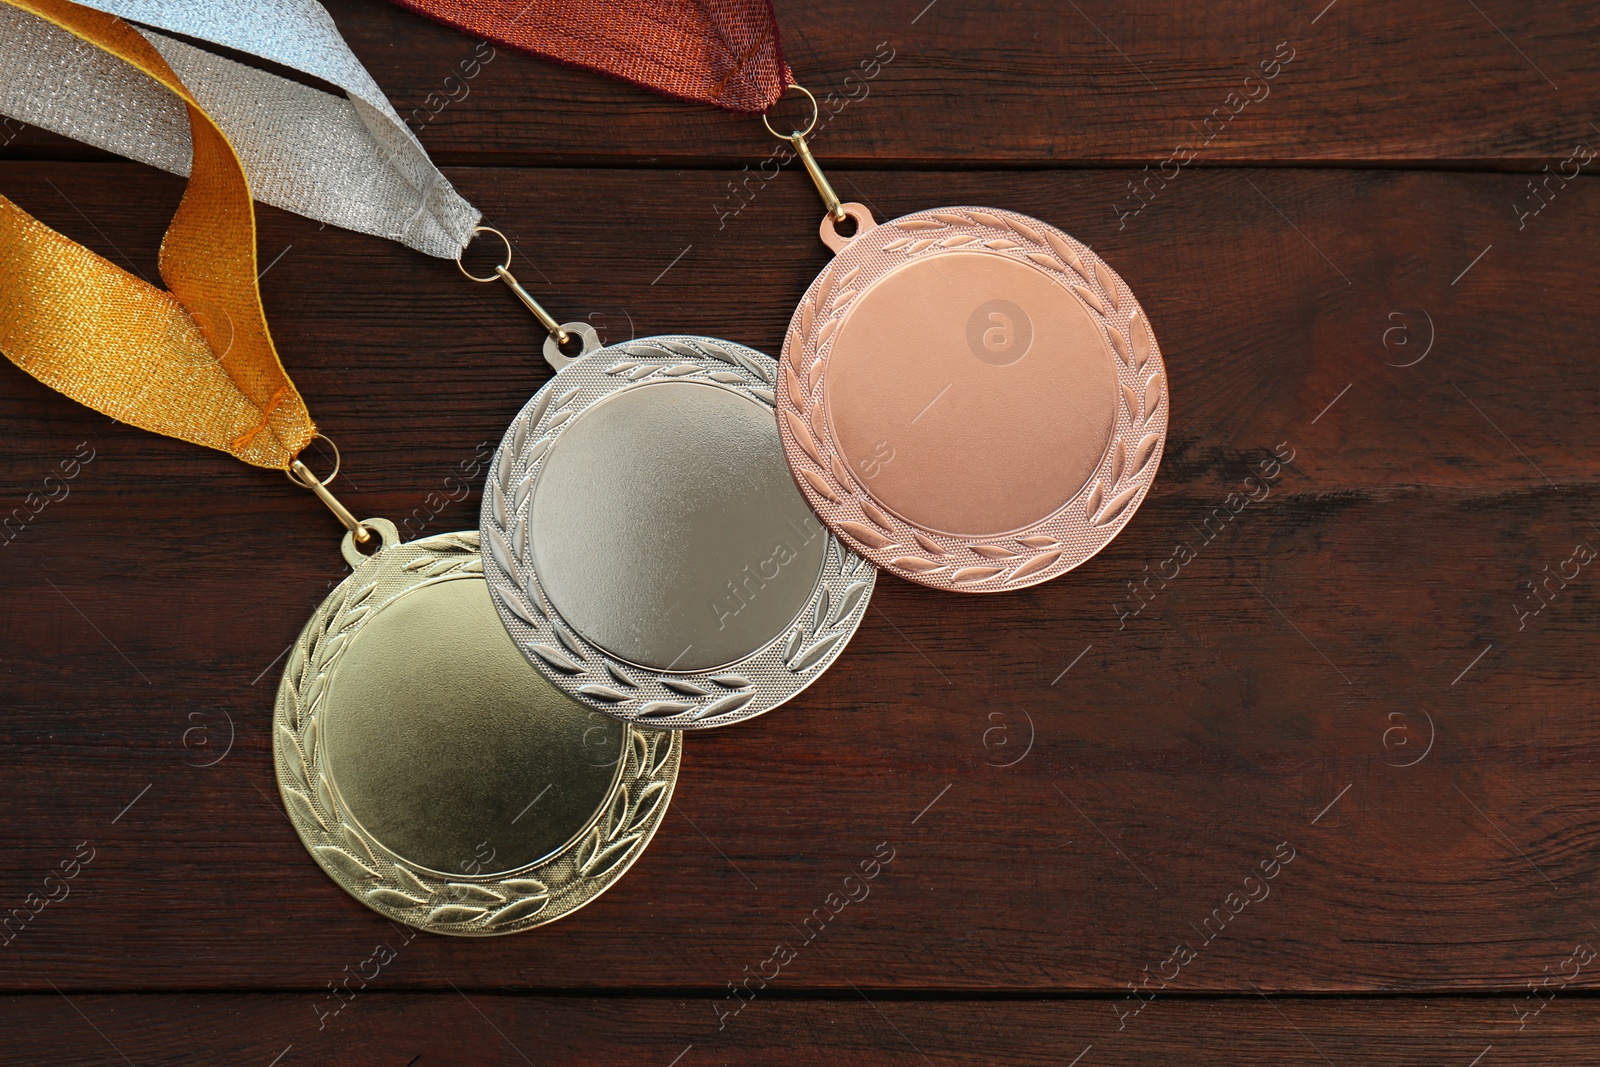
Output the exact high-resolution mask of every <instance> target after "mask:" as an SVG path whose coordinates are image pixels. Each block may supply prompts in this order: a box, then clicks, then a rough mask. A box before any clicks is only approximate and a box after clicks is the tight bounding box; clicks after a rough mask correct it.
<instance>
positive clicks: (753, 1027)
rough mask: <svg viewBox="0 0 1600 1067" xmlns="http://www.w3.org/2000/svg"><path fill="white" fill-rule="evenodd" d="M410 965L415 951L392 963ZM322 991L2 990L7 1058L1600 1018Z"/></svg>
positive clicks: (375, 1055) (1268, 1060)
mask: <svg viewBox="0 0 1600 1067" xmlns="http://www.w3.org/2000/svg"><path fill="white" fill-rule="evenodd" d="M404 963H405V957H404V956H403V955H401V956H400V958H399V959H397V960H396V962H395V963H394V964H393V966H394V967H396V968H403V967H404ZM380 980H381V979H380ZM325 997H326V994H324V998H325ZM324 998H319V997H318V996H317V995H316V994H315V993H293V994H276V995H255V996H238V995H194V994H188V995H165V996H138V995H123V996H103V995H95V994H76V995H73V996H72V997H71V1000H70V1002H68V1001H66V1000H64V999H63V998H62V997H61V996H58V995H56V994H55V993H50V994H48V995H47V996H44V997H8V998H5V999H3V1000H0V1020H3V1021H4V1024H5V1027H6V1032H7V1044H8V1048H7V1052H8V1058H7V1062H8V1063H12V1064H16V1065H18V1067H22V1065H39V1067H55V1065H57V1064H60V1063H62V1062H64V1061H65V1060H66V1058H67V1057H70V1062H72V1063H73V1064H81V1065H83V1067H101V1065H104V1067H125V1064H126V1063H127V1062H130V1061H131V1062H134V1063H139V1064H146V1063H159V1064H167V1063H252V1064H266V1063H268V1062H269V1061H271V1060H272V1058H273V1057H274V1056H282V1057H283V1058H282V1061H281V1062H282V1063H285V1064H288V1063H335V1062H337V1063H340V1064H347V1065H349V1067H366V1065H369V1064H370V1065H372V1067H393V1065H394V1064H405V1065H414V1067H440V1065H444V1064H458V1063H473V1064H482V1065H484V1067H491V1065H493V1067H500V1065H504V1067H526V1065H527V1064H529V1063H537V1064H539V1065H541V1067H545V1065H549V1067H563V1065H566V1064H574V1065H588V1064H594V1063H597V1062H605V1061H608V1060H609V1061H621V1060H626V1061H627V1062H634V1063H649V1064H662V1065H663V1067H665V1065H666V1064H669V1063H675V1064H677V1065H678V1067H703V1065H705V1064H712V1063H715V1064H727V1065H729V1067H739V1065H743V1064H759V1065H763V1067H765V1065H769V1064H773V1063H785V1064H795V1065H797V1067H810V1065H831V1064H838V1063H873V1064H883V1065H886V1067H902V1065H903V1067H926V1065H927V1064H929V1063H937V1064H941V1065H951V1067H962V1065H969V1064H970V1065H974V1067H979V1065H981V1067H990V1065H992V1064H997V1063H1003V1064H1014V1065H1016V1067H1035V1065H1037V1067H1045V1065H1049V1067H1059V1065H1062V1064H1068V1063H1074V1062H1076V1063H1077V1065H1078V1067H1118V1065H1127V1067H1143V1065H1145V1064H1149V1063H1227V1064H1234V1065H1237V1067H1286V1065H1288V1067H1327V1065H1328V1064H1329V1063H1333V1064H1348V1063H1364V1062H1371V1061H1372V1060H1375V1059H1377V1060H1379V1061H1380V1062H1386V1063H1406V1064H1414V1065H1416V1067H1463V1065H1465V1064H1470V1063H1472V1062H1473V1058H1474V1057H1475V1056H1483V1059H1482V1062H1483V1063H1484V1064H1488V1063H1496V1064H1501V1065H1510V1067H1544V1065H1546V1064H1550V1063H1560V1062H1569V1063H1582V1062H1586V1061H1587V1057H1589V1056H1590V1055H1591V1054H1592V1053H1591V1050H1592V1048H1593V1035H1594V1027H1595V1026H1596V1025H1597V1023H1600V1010H1597V1008H1596V1005H1595V1003H1594V1001H1592V1000H1584V999H1579V998H1573V999H1570V1000H1563V999H1561V998H1559V997H1558V998H1557V999H1555V1000H1554V1001H1550V1002H1548V1003H1547V1006H1546V1007H1545V1008H1544V1010H1543V1011H1542V1012H1540V1013H1539V1014H1538V1015H1537V1016H1533V1017H1532V1018H1531V1019H1530V1020H1529V1021H1528V1023H1527V1027H1526V1029H1523V1030H1518V1028H1517V1027H1518V1023H1519V1019H1518V1016H1517V1015H1516V1013H1515V1011H1513V1010H1512V1007H1511V1006H1510V1005H1508V1004H1504V1003H1501V1002H1498V1001H1488V1000H1478V999H1464V998H1463V999H1439V998H1418V999H1402V1000H1393V999H1371V998H1363V997H1340V998H1337V999H1333V998H1327V999H1322V998H1319V999H1315V1000H1301V999H1291V1000H1274V1001H1271V1002H1268V1001H1266V1000H1264V999H1263V998H1260V997H1257V996H1255V995H1254V994H1252V993H1250V992H1249V991H1248V990H1246V991H1245V992H1244V994H1243V996H1241V997H1238V998H1230V999H1226V1000H1205V999H1183V998H1173V999H1170V1000H1156V1001H1155V1002H1153V1003H1152V1004H1150V1005H1149V1006H1147V1007H1146V1008H1145V1010H1144V1012H1142V1013H1141V1014H1140V1015H1139V1016H1137V1017H1135V1018H1133V1019H1131V1020H1129V1021H1128V1022H1127V1024H1126V1026H1125V1027H1124V1028H1123V1029H1122V1030H1118V1029H1117V1022H1118V1016H1117V1014H1116V1012H1115V1011H1114V1010H1113V1005H1114V1002H1110V1003H1108V1002H1106V1001H1103V1000H1097V1001H1084V1000H1034V999H1028V1000H1020V1001H1008V1000H1001V1001H993V1000H990V1001H981V1002H974V1001H967V1002H958V1003H950V1002H946V1001H927V1000H899V999H892V998H886V997H884V996H883V995H882V994H881V993H879V992H877V991H875V990H871V989H870V988H868V989H864V990H861V991H852V990H850V989H848V988H846V989H845V990H844V991H843V995H839V996H829V997H827V998H825V999H815V1000H804V1001H795V1000H782V999H776V998H774V999H759V998H758V999H756V1000H754V1001H752V1002H751V1003H750V1004H749V1006H748V1007H747V1008H746V1009H745V1010H744V1012H742V1013H741V1014H740V1015H739V1016H737V1017H736V1018H735V1019H733V1020H731V1021H729V1022H727V1024H726V1027H725V1028H724V1029H722V1030H720V1031H719V1030H718V1029H717V1016H716V1015H714V1014H713V1012H712V1010H711V1002H710V1001H707V1000H705V999H703V998H694V997H681V998H680V997H669V998H661V999H654V998H651V999H642V998H636V997H560V998H546V997H518V996H504V995H494V994H488V993H480V992H477V991H472V990H463V991H460V992H455V991H448V990H447V991H446V992H444V993H443V994H416V995H397V994H393V993H383V992H374V991H370V990H369V991H365V992H362V993H360V994H358V995H357V996H356V997H355V998H354V999H352V1000H349V1001H348V1002H347V1003H346V1006H345V1007H344V1009H343V1010H342V1011H340V1012H339V1014H338V1015H336V1016H331V1017H325V1016H321V1015H318V1014H317V1009H318V1008H320V1007H321V1001H322V999H324ZM327 1010H328V1009H326V1008H322V1011H323V1012H326V1011H327ZM324 1020H325V1025H324V1026H323V1028H322V1029H320V1030H319V1029H318V1023H319V1021H324ZM97 1031H98V1032H97ZM113 1045H114V1046H115V1047H114V1048H113V1047H112V1046H113ZM1491 1049H1492V1051H1490V1050H1491ZM118 1050H120V1053H121V1054H125V1055H126V1056H127V1059H126V1060H125V1059H123V1058H122V1055H119V1051H118ZM1485 1052H1487V1053H1488V1055H1486V1056H1485V1055H1484V1053H1485ZM1074 1057H1080V1058H1079V1059H1077V1060H1076V1061H1074Z"/></svg>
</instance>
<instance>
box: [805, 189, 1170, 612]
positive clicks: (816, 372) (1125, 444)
mask: <svg viewBox="0 0 1600 1067" xmlns="http://www.w3.org/2000/svg"><path fill="white" fill-rule="evenodd" d="M956 227H966V228H973V229H979V230H986V231H988V235H987V237H986V236H985V235H984V234H982V233H970V232H956V233H947V231H950V230H952V229H955V228H956ZM936 231H938V232H939V233H947V235H945V236H936V235H935V232H936ZM890 234H893V235H894V236H893V238H892V239H891V240H889V241H888V242H887V243H880V242H882V240H883V238H884V237H885V236H886V235H890ZM862 240H865V241H866V242H867V244H866V245H862V246H861V247H862V248H863V249H864V250H865V249H869V248H870V249H871V251H869V252H867V253H866V254H874V253H876V252H878V251H881V252H900V253H902V254H904V255H906V256H919V255H931V254H937V253H939V252H941V251H945V250H949V249H958V248H984V249H987V250H989V251H991V252H998V253H1001V254H1005V255H1009V256H1012V257H1014V258H1017V259H1025V260H1026V261H1028V262H1029V263H1031V264H1033V265H1035V266H1037V267H1039V268H1042V269H1044V270H1045V271H1046V272H1048V273H1050V274H1053V275H1055V276H1056V277H1058V278H1059V279H1060V280H1061V282H1062V283H1063V284H1064V285H1065V286H1066V287H1067V288H1068V289H1069V290H1070V291H1071V292H1072V293H1073V294H1074V295H1075V296H1076V297H1077V298H1078V300H1079V301H1080V302H1081V303H1082V304H1083V306H1084V307H1085V308H1086V309H1087V310H1088V311H1089V312H1090V314H1091V315H1093V316H1094V318H1095V320H1096V322H1097V323H1098V324H1099V325H1100V327H1101V329H1102V330H1103V331H1104V332H1105V335H1106V336H1107V337H1108V338H1109V340H1110V343H1111V348H1112V350H1113V351H1114V352H1115V353H1116V358H1117V363H1118V367H1117V379H1118V381H1117V384H1118V392H1119V398H1118V401H1117V403H1118V411H1117V422H1116V426H1115V427H1114V429H1113V433H1112V440H1111V442H1110V444H1109V445H1108V447H1107V448H1106V452H1105V455H1104V456H1102V457H1101V460H1100V463H1099V465H1098V466H1097V467H1096V470H1095V474H1094V476H1093V477H1091V478H1090V480H1089V482H1088V483H1087V484H1086V486H1085V487H1084V489H1083V490H1081V491H1080V492H1079V493H1077V494H1076V495H1075V496H1074V497H1073V498H1072V499H1071V500H1069V501H1068V502H1067V503H1066V504H1065V505H1063V506H1062V507H1061V508H1059V509H1057V510H1056V511H1055V512H1054V513H1053V514H1051V515H1050V516H1048V517H1046V518H1044V519H1042V520H1040V521H1039V522H1037V523H1035V524H1034V525H1032V526H1030V527H1028V528H1027V529H1025V530H1023V531H1021V532H1020V533H1018V534H1016V535H1012V536H1008V537H1004V538H964V537H959V536H953V535H950V534H943V533H939V532H936V531H932V530H927V529H924V528H922V527H918V526H916V525H914V524H912V523H909V522H906V521H905V520H903V519H901V518H899V517H898V516H895V515H892V514H890V513H889V512H888V510H887V509H885V508H882V507H879V506H878V505H876V504H875V503H874V502H873V498H872V494H871V493H870V492H869V491H868V490H867V489H866V488H865V487H864V486H863V485H862V484H861V482H860V480H859V479H858V478H856V477H855V475H854V473H853V472H852V471H851V470H850V469H849V468H848V467H847V466H845V464H844V463H843V462H842V460H841V458H840V455H839V451H838V448H837V446H836V445H834V443H833V438H832V434H831V430H830V427H829V426H828V424H827V418H826V411H825V410H824V407H825V405H824V404H823V379H824V375H825V373H826V370H827V363H828V357H829V355H830V354H831V352H832V348H831V344H830V342H831V341H832V339H833V336H834V334H835V333H836V332H837V330H838V327H839V324H840V322H842V321H843V318H844V316H845V315H846V314H847V313H848V312H849V310H850V308H851V305H852V303H853V301H854V299H855V297H856V296H857V295H859V293H860V291H861V289H860V287H857V283H858V282H859V281H860V274H861V272H862V269H863V268H862V267H861V266H854V267H849V266H848V264H849V263H850V262H852V261H853V260H855V259H859V258H860V255H858V256H855V257H851V256H850V252H851V251H852V250H853V249H854V248H856V247H857V242H860V241H862ZM1086 254H1087V255H1086ZM1086 260H1087V262H1086ZM1151 364H1153V365H1154V369H1153V371H1152V372H1151V373H1150V374H1149V376H1148V377H1146V376H1145V371H1146V368H1147V367H1150V366H1151ZM779 367H780V374H781V376H782V383H781V385H780V388H779V389H778V390H777V393H778V403H777V408H778V415H779V428H780V430H781V431H782V433H783V437H784V445H785V451H786V452H787V454H788V457H789V464H790V466H791V468H792V469H793V470H794V472H795V475H796V481H797V482H799V483H800V487H801V489H802V491H803V492H805V494H806V496H807V498H808V499H809V500H810V501H811V505H812V507H813V508H814V509H815V510H816V511H817V512H818V514H820V515H822V516H823V517H824V518H826V519H827V520H828V525H829V526H830V527H831V528H832V529H833V530H834V531H836V532H837V533H839V534H841V535H842V536H843V537H844V538H845V539H846V540H847V541H848V542H849V543H850V544H851V545H852V547H854V548H855V549H856V551H858V552H860V553H861V554H862V555H864V556H866V557H867V558H868V559H870V560H871V561H872V562H873V563H875V564H876V565H877V566H879V567H882V568H884V569H885V570H889V571H893V572H894V573H896V574H899V575H901V576H902V577H905V578H908V579H910V580H912V581H916V582H920V583H922V584H924V585H933V586H936V587H941V588H951V589H957V590H960V591H964V592H1000V591H1003V590H1007V589H1017V588H1022V587H1025V586H1029V585H1034V584H1036V583H1038V582H1043V581H1047V580H1048V579H1050V578H1054V577H1056V576H1057V575H1059V574H1062V573H1065V572H1066V571H1068V570H1071V569H1072V568H1073V567H1076V566H1078V565H1079V564H1081V563H1082V562H1083V561H1084V560H1086V559H1088V558H1089V557H1090V556H1093V555H1094V554H1095V553H1096V552H1098V551H1099V550H1100V549H1101V548H1104V547H1105V545H1106V544H1107V543H1109V542H1110V541H1111V539H1112V538H1113V537H1115V536H1116V534H1117V533H1118V532H1119V531H1120V529H1121V527H1122V526H1123V525H1124V524H1126V522H1127V521H1128V519H1130V518H1131V517H1132V515H1133V513H1134V512H1135V511H1137V510H1138V507H1139V504H1140V503H1141V502H1142V497H1143V494H1144V493H1145V491H1146V490H1147V489H1148V488H1149V486H1150V484H1151V481H1152V480H1153V478H1154V476H1155V472H1156V469H1157V468H1158V467H1159V466H1160V457H1161V452H1162V446H1163V444H1164V441H1165V437H1166V423H1167V405H1165V404H1164V402H1165V401H1166V400H1167V388H1166V369H1165V365H1164V363H1163V362H1162V359H1161V353H1160V350H1159V348H1158V347H1157V346H1156V341H1155V337H1154V335H1153V334H1152V332H1151V330H1150V325H1149V322H1148V320H1147V319H1146V318H1145V315H1144V312H1143V309H1142V308H1140V307H1139V304H1138V302H1137V301H1136V300H1135V299H1134V297H1133V293H1132V292H1131V291H1130V290H1129V289H1128V286H1127V285H1126V283H1124V282H1122V280H1121V279H1120V278H1118V277H1117V276H1116V274H1115V272H1113V271H1112V270H1111V269H1110V268H1109V267H1108V266H1106V264H1105V263H1104V262H1102V261H1101V260H1100V259H1099V257H1098V256H1095V255H1094V254H1093V253H1092V251H1090V250H1089V248H1088V246H1086V245H1082V244H1081V243H1080V242H1078V241H1075V240H1074V239H1073V238H1071V237H1069V236H1067V235H1066V234H1064V233H1061V232H1060V231H1058V230H1056V229H1055V228H1053V227H1051V226H1048V225H1046V224H1044V223H1042V222H1039V221H1038V220H1035V219H1028V218H1026V217H1025V216H1021V215H1017V214H1015V213H1014V212H1007V211H1001V210H997V209H992V208H970V207H962V208H940V209H937V210H932V211H921V212H916V213H914V214H911V215H906V216H904V217H902V218H899V219H895V220H893V221H891V222H886V223H884V224H882V225H881V226H877V227H874V228H873V229H871V230H868V231H866V232H865V233H863V234H860V235H858V236H857V238H856V239H855V242H852V244H851V246H850V247H849V248H847V249H846V250H845V252H843V253H841V255H840V257H839V258H838V259H836V260H835V261H834V265H833V266H832V267H830V268H828V269H827V270H824V271H823V272H822V273H821V274H820V275H818V276H817V279H816V281H814V282H813V283H812V284H811V287H810V289H809V290H808V291H807V292H806V295H805V297H804V299H803V300H802V301H801V304H800V307H799V308H798V309H797V310H796V312H795V315H794V317H793V318H792V319H791V321H790V324H789V331H788V333H787V335H786V336H785V339H784V346H783V358H782V359H781V360H780V361H779ZM1158 414H1159V415H1160V418H1159V419H1157V415H1158ZM1085 526H1086V527H1087V528H1088V529H1092V530H1097V531H1104V536H1103V537H1102V538H1100V540H1099V543H1098V544H1096V545H1095V546H1094V548H1093V549H1091V550H1090V551H1089V552H1087V553H1084V554H1083V555H1082V556H1081V557H1079V556H1077V555H1076V553H1074V552H1072V546H1071V545H1070V544H1069V543H1068V541H1067V540H1066V539H1065V537H1064V536H1063V535H1065V534H1069V533H1071V532H1073V531H1074V530H1081V529H1083V528H1085Z"/></svg>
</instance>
